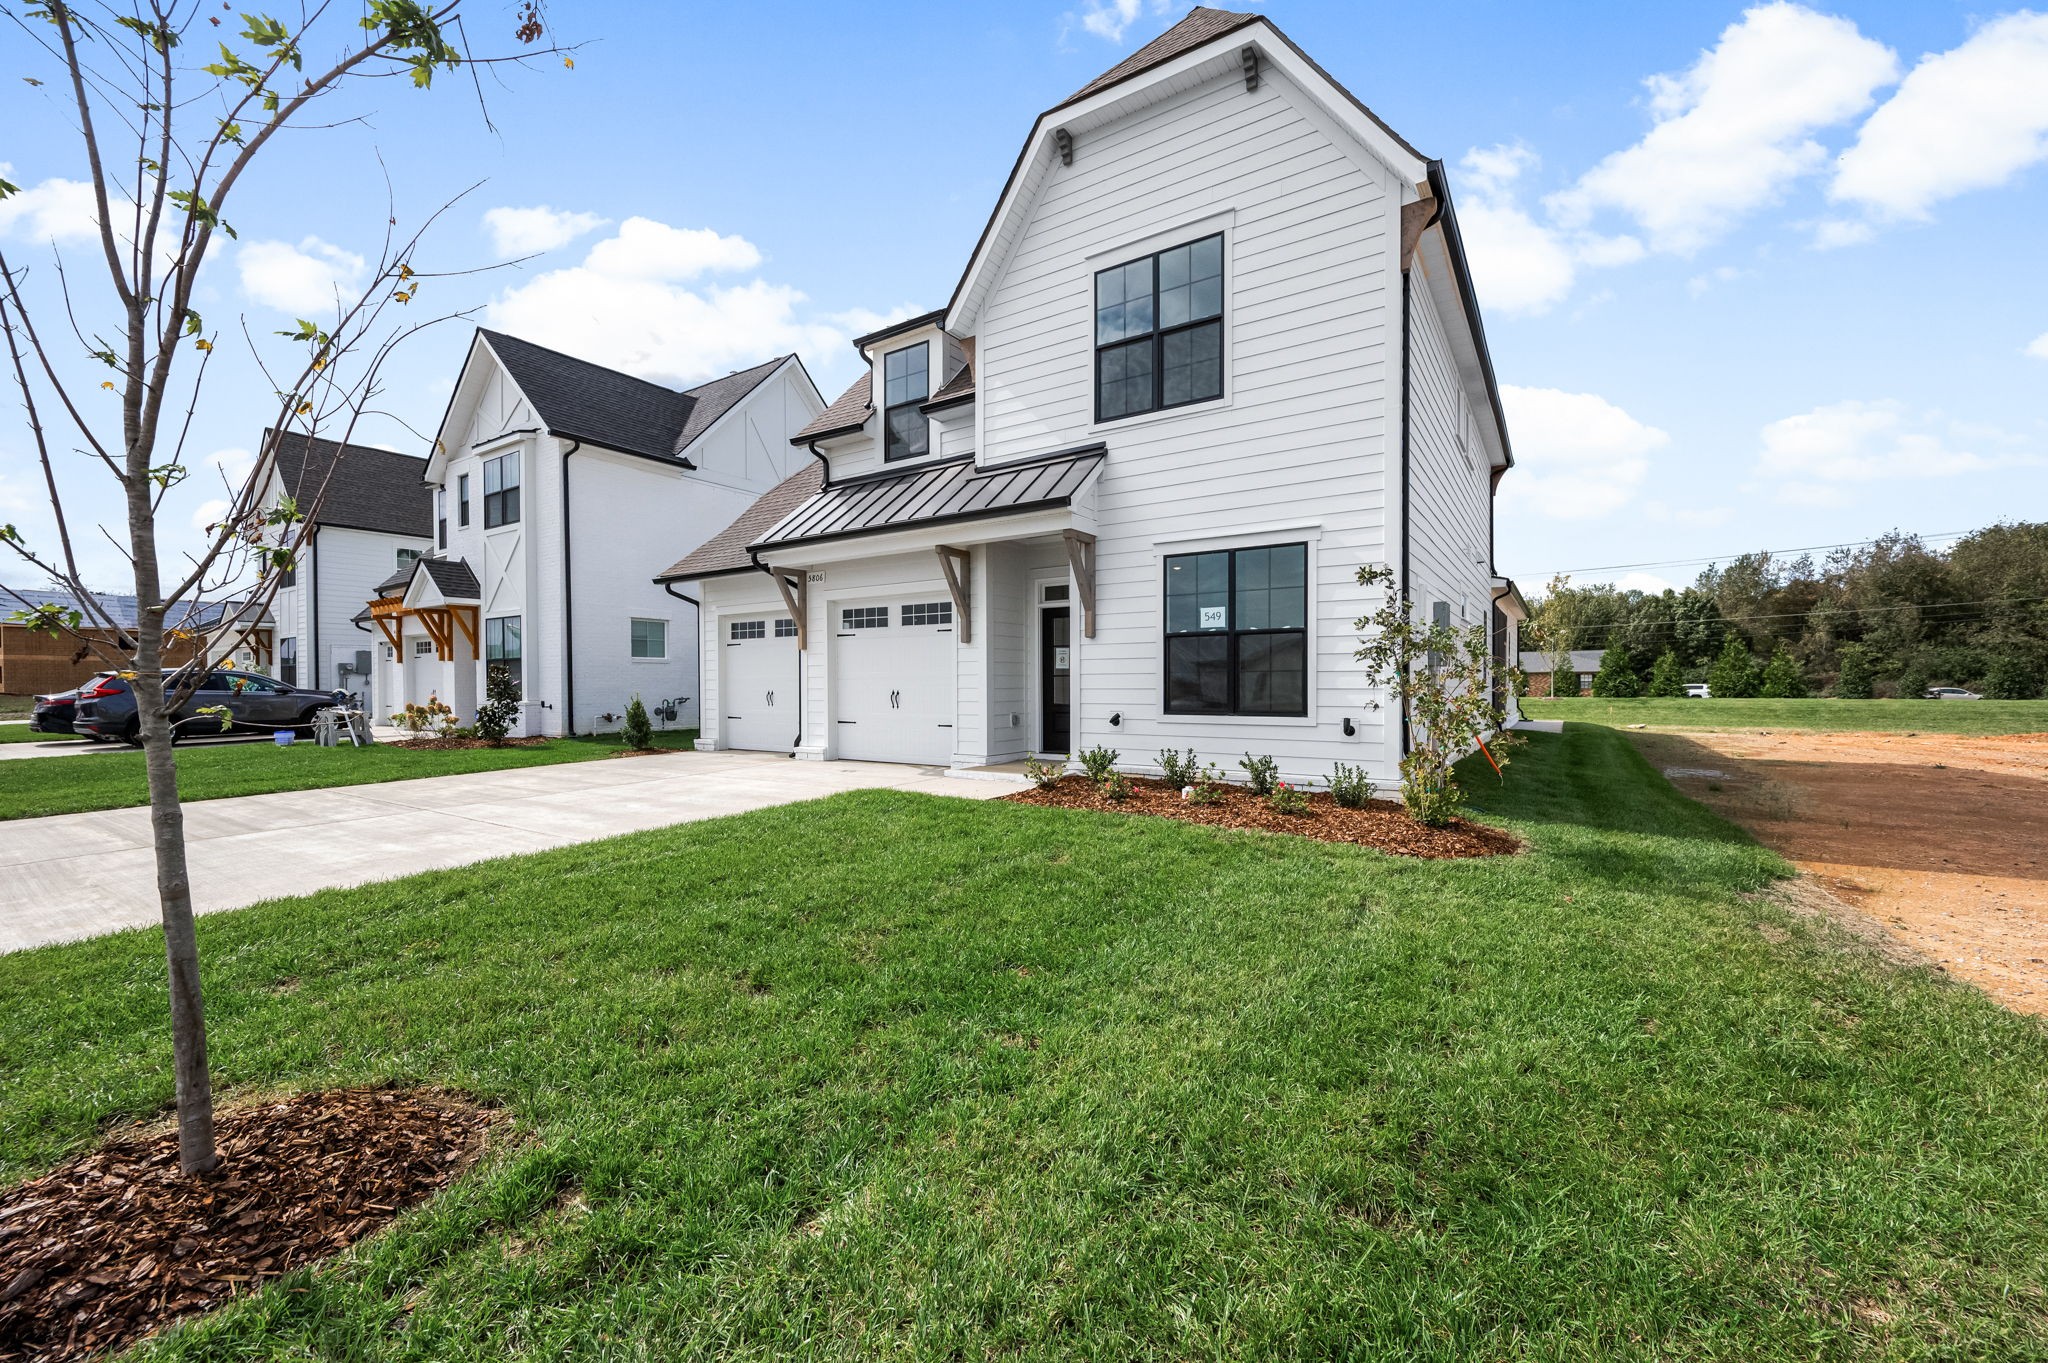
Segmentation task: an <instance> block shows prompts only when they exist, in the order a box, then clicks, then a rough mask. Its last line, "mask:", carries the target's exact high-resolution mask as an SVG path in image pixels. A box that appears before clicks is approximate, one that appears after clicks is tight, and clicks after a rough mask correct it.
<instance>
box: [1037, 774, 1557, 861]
mask: <svg viewBox="0 0 2048 1363" xmlns="http://www.w3.org/2000/svg"><path fill="white" fill-rule="evenodd" d="M1003 798H1004V799H1006V800H1012V801H1014V802H1016V803H1018V804H1025V805H1050V806H1053V807H1054V808H1058V809H1095V810H1100V811H1102V812H1103V813H1105V814H1156V815H1160V816H1163V817H1165V818H1169V819H1185V820H1187V821H1188V822H1189V823H1206V824H1214V825H1216V826H1218V827H1221V828H1250V829H1256V830H1258V831H1259V832H1262V833H1292V834H1294V835H1295V836H1297V837H1303V838H1315V839H1318V840H1319V841H1322V842H1349V843H1356V844H1358V845H1359V846H1361V847H1372V848H1376V849H1378V850H1379V851H1382V852H1393V853H1395V854H1397V855H1399V856H1404V857H1427V858H1429V859H1431V860H1439V861H1441V860H1449V859H1451V858H1456V857H1498V856H1506V855H1508V854H1510V853H1514V852H1519V851H1521V850H1522V844H1521V842H1520V841H1519V840H1518V839H1516V838H1514V837H1513V836H1512V835H1510V834H1507V833H1503V832H1502V831H1501V830H1499V829H1498V828H1488V827H1486V826H1485V825H1484V824H1476V823H1468V822H1466V821H1465V820H1463V819H1453V820H1452V821H1451V822H1450V824H1449V825H1447V826H1446V827H1443V828H1430V827H1429V826H1427V825H1425V824H1419V823H1417V822H1416V821H1415V820H1414V819H1412V818H1410V817H1409V815H1408V811H1407V810H1405V809H1403V808H1402V807H1401V806H1400V805H1398V804H1396V803H1395V802H1393V801H1391V800H1371V801H1368V802H1367V803H1366V805H1365V807H1364V808H1362V809H1346V808H1345V807H1344V806H1342V805H1340V804H1338V803H1337V802H1336V801H1335V800H1333V799H1331V798H1330V797H1329V796H1328V795H1311V796H1309V807H1308V810H1307V812H1306V813H1302V814H1283V813H1281V812H1280V811H1279V810H1277V809H1275V808H1273V806H1272V804H1271V802H1269V801H1268V800H1267V799H1266V797H1265V796H1263V795H1254V794H1252V793H1251V792H1250V791H1249V790H1246V789H1244V788H1243V787H1242V786H1225V787H1223V795H1222V797H1221V798H1220V799H1218V800H1217V801H1216V802H1215V803H1213V804H1206V805H1203V804H1196V803H1195V802H1194V801H1192V800H1183V799H1182V798H1181V794H1180V787H1178V786H1170V785H1168V784H1167V783H1166V782H1164V781H1159V780H1153V779H1150V778H1147V777H1140V776H1134V777H1132V778H1131V797H1130V798H1129V799H1128V800H1124V801H1122V802H1118V801H1116V800H1112V799H1110V798H1109V797H1108V796H1106V795H1104V794H1103V793H1102V792H1101V791H1100V790H1098V789H1096V786H1095V783H1094V782H1093V781H1090V780H1089V779H1088V778H1087V777H1085V776H1063V777H1061V778H1060V782H1059V784H1058V785H1056V786H1054V787H1053V788H1052V789H1050V790H1046V789H1042V788H1040V787H1037V786H1033V787H1032V788H1031V789H1029V790H1024V791H1019V792H1018V793H1017V794H1015V795H1006V796H1004V797H1003Z"/></svg>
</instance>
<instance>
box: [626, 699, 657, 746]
mask: <svg viewBox="0 0 2048 1363" xmlns="http://www.w3.org/2000/svg"><path fill="white" fill-rule="evenodd" d="M619 737H620V738H622V739H624V740H625V741H626V746H627V747H629V748H631V749H632V750H633V751H634V752H646V751H647V750H648V749H649V748H651V747H653V746H654V725H653V724H652V723H651V722H650V721H649V720H648V718H647V707H646V706H645V705H642V704H641V703H640V697H638V696H635V697H633V699H631V700H629V701H627V702H626V723H625V725H624V727H622V728H621V729H620V730H619Z"/></svg>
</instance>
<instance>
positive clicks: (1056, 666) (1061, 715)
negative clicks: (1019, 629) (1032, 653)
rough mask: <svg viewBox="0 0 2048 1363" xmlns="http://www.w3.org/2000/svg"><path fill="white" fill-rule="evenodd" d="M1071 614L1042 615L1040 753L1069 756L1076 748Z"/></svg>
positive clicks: (1043, 612)
mask: <svg viewBox="0 0 2048 1363" xmlns="http://www.w3.org/2000/svg"><path fill="white" fill-rule="evenodd" d="M1070 618H1071V612H1069V611H1068V610H1067V609H1066V608H1065V607H1061V608H1060V609H1058V610H1047V611H1040V612H1039V649H1038V652H1039V687H1038V694H1039V711H1040V714H1039V742H1038V749H1039V751H1040V752H1068V751H1070V750H1071V749H1072V747H1073V720H1072V714H1073V697H1072V695H1071V690H1072V686H1073V671H1074V669H1073V647H1072V645H1071V643H1070V642H1069V640H1068V628H1069V620H1070Z"/></svg>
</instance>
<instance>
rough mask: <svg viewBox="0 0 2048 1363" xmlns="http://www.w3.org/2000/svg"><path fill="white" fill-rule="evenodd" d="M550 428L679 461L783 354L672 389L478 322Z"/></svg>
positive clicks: (555, 432) (614, 447)
mask: <svg viewBox="0 0 2048 1363" xmlns="http://www.w3.org/2000/svg"><path fill="white" fill-rule="evenodd" d="M477 335H479V336H481V337H483V339H484V342H485V343H486V344H487V345H489V346H490V348H491V351H492V353H493V354H495V355H496V356H497V357H498V362H499V363H500V364H503V365H504V366H505V371H506V372H507V373H509V374H510V375H511V376H512V381H513V382H514V383H516V384H518V385H519V391H520V392H522V393H524V394H525V395H526V399H527V401H529V402H531V403H532V404H533V410H534V412H535V414H536V415H538V416H539V417H540V419H541V421H542V423H543V424H545V425H546V426H547V428H548V433H549V434H550V435H555V436H560V437H561V438H563V439H565V440H583V441H588V442H589V443H590V444H593V445H601V446H603V447H604V448H605V449H608V450H618V451H621V452H622V453H625V454H637V455H642V456H645V457H646V458H649V459H666V460H671V461H679V460H681V459H682V457H683V452H684V451H685V450H687V449H688V448H689V447H690V446H691V445H693V444H695V443H696V441H697V439H698V437H700V436H702V435H703V434H704V432H706V431H707V430H709V429H711V426H712V425H713V423H715V422H716V421H717V420H718V419H719V418H720V417H722V416H724V415H725V414H726V413H727V412H729V411H731V410H732V409H733V407H734V406H735V405H736V404H737V403H738V402H739V400H740V399H741V398H743V397H745V396H746V395H747V394H749V393H751V392H753V391H754V390H755V389H756V388H758V387H760V386H761V384H762V382H763V381H764V380H766V379H767V378H768V376H769V375H770V374H773V373H774V372H775V371H776V370H777V369H778V368H780V367H781V366H782V364H783V363H784V362H785V361H787V360H788V359H789V358H790V357H789V356H787V355H777V356H776V357H775V358H774V359H772V360H767V361H765V362H763V363H761V364H757V365H755V366H754V367H753V368H751V369H741V370H738V371H736V372H734V373H731V374H727V375H726V376H725V377H724V378H719V379H713V380H711V381H710V382H709V383H702V384H699V385H697V386H696V387H695V388H686V389H683V390H682V391H680V392H678V391H676V390H675V389H672V388H664V387H663V386H662V385H660V384H658V383H654V382H652V381H650V380H648V379H639V378H635V377H633V376H632V375H631V374H622V373H620V372H619V371H618V370H616V369H607V368H605V367H604V366H603V365H601V364H592V363H591V362H590V361H589V360H579V359H577V358H576V357H575V356H573V355H564V354H563V353H562V352H561V351H559V350H550V349H548V348H547V347H546V346H541V345H535V344H534V343H533V342H531V341H522V340H521V339H519V338H518V337H517V336H508V335H506V334H505V333H504V332H502V331H490V330H486V329H483V328H479V329H478V331H477Z"/></svg>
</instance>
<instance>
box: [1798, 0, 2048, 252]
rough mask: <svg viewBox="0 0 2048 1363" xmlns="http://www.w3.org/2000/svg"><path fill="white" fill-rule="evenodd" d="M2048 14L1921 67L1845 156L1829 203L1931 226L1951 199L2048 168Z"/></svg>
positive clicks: (2024, 17)
mask: <svg viewBox="0 0 2048 1363" xmlns="http://www.w3.org/2000/svg"><path fill="white" fill-rule="evenodd" d="M2044 91H2048V14H2032V13H2026V12H2021V13H2018V14H2009V15H2006V16H2005V17H2003V18H2001V19H1997V20H1994V21H1993V22H1991V23H1989V24H1986V25H1985V26H1984V27H1983V28H1981V29H1979V30H1978V31H1977V32H1976V33H1975V34H1974V35H1972V36H1971V37H1970V38H1969V39H1968V40H1967V41H1966V42H1964V43H1963V44H1962V45H1961V46H1959V47H1956V48H1953V49H1951V50H1950V51H1947V52H1941V53H1933V54H1930V55H1928V56H1924V57H1922V58H1921V59H1920V61H1919V64H1918V65H1916V66H1915V67H1914V68H1913V70H1912V72H1911V74H1909V75H1908V76H1907V77H1906V79H1905V81H1904V82H1903V83H1902V84H1901V85H1900V86H1899V89H1898V92H1897V93H1896V94H1894V95H1893V96H1892V97H1891V98H1890V99H1889V100H1887V101H1886V102H1885V104H1884V106H1883V107H1882V108H1880V109H1879V110H1878V111H1877V112H1876V113H1874V114H1872V115H1871V116H1870V118H1869V119H1868V120H1867V121H1866V122H1865V123H1864V125H1863V129H1862V131H1861V132H1860V133H1858V134H1857V137H1856V144H1855V145H1854V146H1852V147H1850V148H1849V150H1848V151H1846V152H1844V153H1843V154H1842V157H1841V159H1840V161H1839V162H1838V163H1837V165H1836V168H1835V178H1834V182H1833V183H1832V184H1831V185H1830V186H1829V187H1828V196H1829V197H1830V198H1832V199H1834V200H1836V201H1838V202H1846V203H1854V204H1857V205H1860V206H1861V207H1862V208H1863V209H1864V210H1865V211H1866V212H1869V213H1871V214H1872V215H1874V216H1876V217H1879V218H1891V219H1896V218H1925V217H1927V216H1928V213H1929V210H1930V209H1932V208H1933V206H1934V205H1935V204H1936V203H1939V202H1940V201H1941V200H1943V199H1947V198H1952V197H1954V196H1955V195H1957V194H1962V193H1964V192H1966V191H1968V190H1973V189H1988V188H1990V187H1991V186H1994V185H1999V184H2003V183H2004V182H2005V181H2007V180H2009V179H2010V178H2012V177H2013V176H2014V175H2015V174H2017V173H2019V172H2020V171H2021V170H2023V169H2025V168H2026V167H2027V166H2030V165H2033V164H2035V163H2036V162H2039V161H2043V160H2048V96H2044V93H2043V92H2044Z"/></svg>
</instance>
